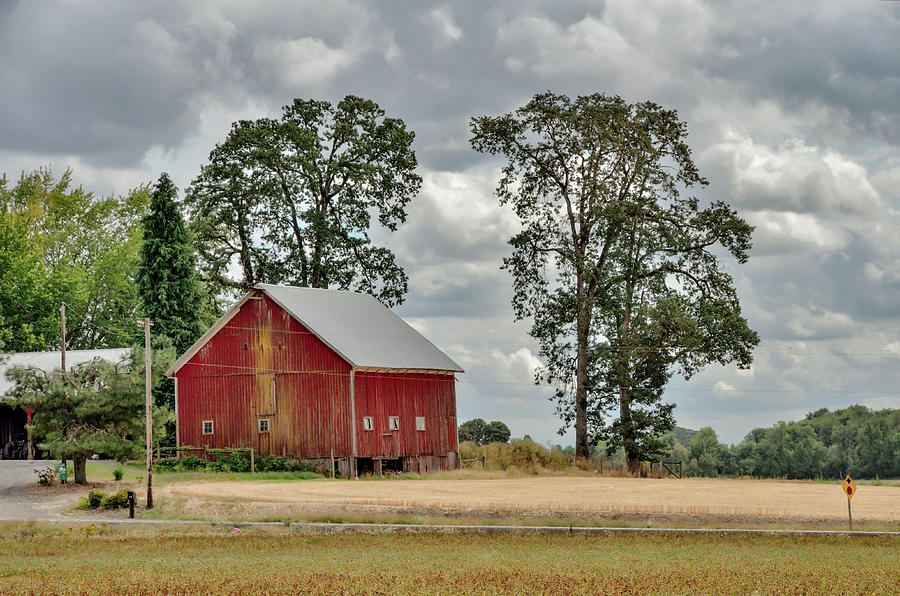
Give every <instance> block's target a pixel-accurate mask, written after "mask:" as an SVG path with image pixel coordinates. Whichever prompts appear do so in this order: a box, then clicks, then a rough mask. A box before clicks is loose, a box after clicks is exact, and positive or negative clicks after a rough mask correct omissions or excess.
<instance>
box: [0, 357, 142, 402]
mask: <svg viewBox="0 0 900 596" xmlns="http://www.w3.org/2000/svg"><path fill="white" fill-rule="evenodd" d="M130 353H131V348H108V349H102V350H66V369H68V368H70V367H73V366H78V365H79V364H84V363H85V362H90V361H92V360H94V359H95V358H99V359H100V360H106V361H107V362H119V361H120V360H122V359H124V358H125V357H126V356H128V354H130ZM59 362H60V353H59V352H16V353H13V354H0V401H3V399H4V397H5V395H6V392H7V391H9V390H10V389H12V387H13V382H12V381H10V380H8V379H7V378H6V371H7V370H9V369H10V368H12V367H14V366H27V367H31V368H36V369H38V370H42V371H44V372H48V373H49V372H52V371H54V370H57V369H58V368H59Z"/></svg>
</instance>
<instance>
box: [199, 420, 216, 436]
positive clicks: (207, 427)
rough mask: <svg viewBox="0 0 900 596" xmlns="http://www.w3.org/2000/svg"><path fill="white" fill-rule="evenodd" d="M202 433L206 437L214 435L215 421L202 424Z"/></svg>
mask: <svg viewBox="0 0 900 596" xmlns="http://www.w3.org/2000/svg"><path fill="white" fill-rule="evenodd" d="M200 431H201V432H202V433H203V434H204V435H211V434H213V421H212V420H204V421H203V422H201V423H200Z"/></svg>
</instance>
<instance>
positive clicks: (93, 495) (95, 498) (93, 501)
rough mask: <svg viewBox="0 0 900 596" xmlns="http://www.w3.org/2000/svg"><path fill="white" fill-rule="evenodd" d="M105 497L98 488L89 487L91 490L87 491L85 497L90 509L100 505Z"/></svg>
mask: <svg viewBox="0 0 900 596" xmlns="http://www.w3.org/2000/svg"><path fill="white" fill-rule="evenodd" d="M105 498H106V493H104V492H103V491H102V490H100V489H99V488H94V489H91V492H89V493H88V496H87V499H88V504H89V507H90V508H91V509H96V508H97V507H100V505H101V504H102V502H103V499H105Z"/></svg>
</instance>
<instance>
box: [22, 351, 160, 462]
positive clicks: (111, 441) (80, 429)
mask: <svg viewBox="0 0 900 596" xmlns="http://www.w3.org/2000/svg"><path fill="white" fill-rule="evenodd" d="M174 357H175V353H174V351H173V350H172V349H171V348H165V349H156V350H154V352H153V355H152V375H153V382H154V384H155V383H156V382H158V381H159V379H160V378H161V376H162V373H163V371H165V369H166V368H167V367H168V366H169V365H170V364H171V363H172V362H173V361H174ZM10 374H11V376H12V379H13V380H14V381H15V385H14V387H13V389H12V390H11V392H10V397H11V398H12V399H13V400H14V402H15V403H18V404H19V405H22V406H25V407H29V408H33V409H34V410H35V413H34V430H33V432H34V436H35V438H36V439H37V440H38V441H39V442H40V445H41V448H42V449H47V450H49V451H51V452H52V453H53V454H54V455H57V456H59V455H62V454H67V455H68V456H69V457H76V456H78V457H88V456H90V455H91V454H94V453H99V454H102V455H105V456H107V457H111V458H116V459H120V460H121V459H127V458H133V457H138V456H139V455H140V454H141V453H142V449H143V441H144V432H145V430H144V425H145V416H144V408H145V394H144V353H143V350H141V349H140V348H135V349H134V350H133V351H132V354H131V356H130V358H129V359H128V360H126V361H124V362H118V363H112V362H106V361H103V360H94V361H91V362H88V363H85V364H83V365H80V366H77V367H73V368H72V369H70V370H69V371H67V372H66V374H65V375H62V374H61V373H60V371H55V372H53V373H52V374H47V373H44V372H43V371H38V370H35V369H26V368H20V367H16V368H13V369H12V371H11V372H10ZM171 420H172V414H171V412H170V411H169V410H168V409H167V408H165V407H158V406H157V407H154V410H153V425H154V434H155V436H157V437H159V436H162V434H164V432H165V431H164V428H165V425H166V423H168V422H170V421H171Z"/></svg>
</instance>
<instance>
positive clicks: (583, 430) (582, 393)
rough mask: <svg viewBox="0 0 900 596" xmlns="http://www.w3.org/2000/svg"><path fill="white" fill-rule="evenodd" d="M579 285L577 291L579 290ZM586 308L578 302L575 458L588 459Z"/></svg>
mask: <svg viewBox="0 0 900 596" xmlns="http://www.w3.org/2000/svg"><path fill="white" fill-rule="evenodd" d="M580 285H581V284H580V283H579V289H580ZM587 311H588V306H587V305H586V304H585V303H584V301H583V300H581V299H579V300H578V318H577V323H576V326H577V331H576V335H577V343H578V358H577V362H576V364H575V457H577V458H583V459H588V458H589V457H590V456H591V450H590V447H589V445H588V432H587V365H588V356H587V344H588V330H589V319H588V312H587Z"/></svg>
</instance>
